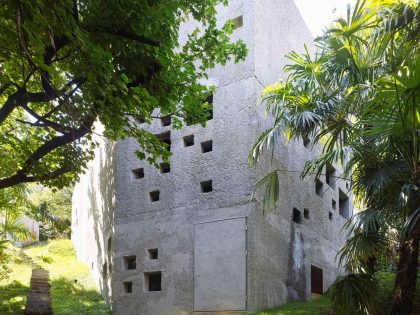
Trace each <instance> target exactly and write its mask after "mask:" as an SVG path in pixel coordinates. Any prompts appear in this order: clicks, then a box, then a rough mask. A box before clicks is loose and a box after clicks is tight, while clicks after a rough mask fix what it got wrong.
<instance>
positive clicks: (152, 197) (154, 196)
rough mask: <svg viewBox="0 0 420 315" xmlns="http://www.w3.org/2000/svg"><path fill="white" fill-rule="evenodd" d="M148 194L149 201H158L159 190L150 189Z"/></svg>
mask: <svg viewBox="0 0 420 315" xmlns="http://www.w3.org/2000/svg"><path fill="white" fill-rule="evenodd" d="M149 195H150V201H151V202H156V201H159V198H160V191H159V190H155V191H151V192H149Z"/></svg>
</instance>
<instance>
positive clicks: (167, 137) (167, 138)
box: [156, 131, 171, 151]
mask: <svg viewBox="0 0 420 315" xmlns="http://www.w3.org/2000/svg"><path fill="white" fill-rule="evenodd" d="M156 137H157V138H158V139H159V140H160V141H161V142H163V143H165V144H166V149H167V150H168V151H171V132H170V131H167V132H163V133H160V134H157V135H156Z"/></svg>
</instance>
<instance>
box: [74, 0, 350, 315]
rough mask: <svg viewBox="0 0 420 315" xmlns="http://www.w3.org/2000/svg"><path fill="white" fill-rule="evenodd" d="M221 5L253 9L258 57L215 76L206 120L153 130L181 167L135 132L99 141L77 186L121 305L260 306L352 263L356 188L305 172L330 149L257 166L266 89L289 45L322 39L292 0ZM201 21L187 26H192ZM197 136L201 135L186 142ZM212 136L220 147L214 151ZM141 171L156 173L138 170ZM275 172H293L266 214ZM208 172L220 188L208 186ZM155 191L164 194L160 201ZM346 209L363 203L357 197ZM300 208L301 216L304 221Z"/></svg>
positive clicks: (249, 40) (95, 266)
mask: <svg viewBox="0 0 420 315" xmlns="http://www.w3.org/2000/svg"><path fill="white" fill-rule="evenodd" d="M218 12H219V20H220V23H224V22H225V21H226V20H227V19H231V18H236V17H238V16H242V18H243V26H242V27H240V28H238V29H236V30H235V31H234V34H233V39H237V38H241V39H243V40H244V41H245V43H246V44H247V46H248V48H249V54H248V57H247V59H246V60H245V61H243V62H241V63H239V64H228V65H226V66H225V67H218V68H216V69H214V70H212V71H211V72H210V73H209V83H211V84H214V85H215V86H216V91H215V93H214V96H213V106H214V110H213V113H214V114H213V119H211V120H209V121H208V122H207V125H206V127H202V126H187V127H185V128H183V129H182V130H174V129H172V128H171V126H166V127H163V126H162V124H161V121H160V120H155V121H153V123H152V125H151V126H148V127H147V128H150V129H151V130H152V131H153V132H154V133H156V134H160V133H163V132H167V131H170V139H171V152H172V156H171V163H170V172H167V173H161V172H160V171H159V170H157V169H156V168H154V167H153V166H151V165H148V164H147V162H142V161H139V160H138V159H137V158H136V156H135V154H134V151H135V150H136V149H137V148H138V146H137V144H136V143H135V141H134V140H132V139H127V140H124V141H120V142H118V143H116V144H113V143H109V142H107V141H105V140H103V139H99V140H100V141H101V145H100V147H99V148H98V149H97V154H96V156H95V160H94V161H93V162H92V163H91V167H90V168H89V171H88V173H87V174H85V175H83V176H82V178H81V180H80V183H79V184H78V185H77V186H76V189H75V194H74V197H73V226H72V228H73V230H72V231H73V232H72V239H73V242H74V244H75V247H76V252H77V254H78V257H79V259H80V260H82V261H84V262H86V263H88V264H89V265H90V266H91V268H92V270H93V273H94V276H95V279H96V281H97V283H98V286H99V288H100V289H101V291H102V292H103V295H104V296H105V297H106V298H107V300H108V301H109V303H110V305H111V306H112V309H113V312H114V313H115V314H129V315H134V314H150V315H151V314H192V313H200V312H207V313H206V314H209V313H217V312H245V313H246V312H252V311H255V310H258V309H262V308H267V307H272V306H276V305H279V304H282V303H285V302H286V301H289V300H294V299H310V298H311V291H312V290H311V265H312V266H315V267H318V268H321V269H322V279H323V287H322V290H323V291H326V290H327V289H328V287H329V285H330V284H331V283H332V282H333V281H334V280H335V277H336V276H337V274H338V273H339V272H340V270H339V269H338V267H337V264H336V262H335V256H336V254H337V252H338V250H339V248H340V247H341V245H342V243H343V241H344V235H343V232H342V231H341V227H342V226H343V224H344V223H345V218H344V217H343V216H342V215H340V214H339V212H340V205H341V203H340V202H339V196H340V191H341V196H342V197H343V196H344V195H343V194H348V188H347V187H346V183H345V182H341V181H336V178H335V177H334V178H333V179H334V181H333V182H331V180H330V184H331V186H333V187H331V186H329V185H328V184H327V178H326V176H325V175H323V176H322V178H321V181H322V183H323V187H322V189H320V188H319V186H318V194H317V191H316V184H315V182H314V179H313V178H310V179H308V180H307V181H301V180H300V179H299V173H298V172H299V171H300V170H302V168H303V166H304V164H305V161H306V160H308V159H310V158H311V157H313V156H314V153H315V152H313V151H316V150H318V149H317V148H314V149H313V150H311V149H310V148H309V147H308V148H307V147H305V146H304V145H303V144H302V143H301V142H294V143H288V144H286V143H285V141H283V140H282V141H281V143H280V144H279V146H278V147H277V149H276V150H275V152H274V154H273V156H271V154H270V156H269V157H268V156H267V157H266V159H265V160H263V161H262V163H261V164H260V165H258V166H257V167H256V168H255V167H250V166H249V165H248V164H247V157H248V154H249V152H250V150H251V147H252V145H253V144H254V142H255V140H256V138H257V137H258V135H259V134H260V133H261V132H262V131H263V130H265V128H266V127H268V126H269V123H270V122H269V120H268V119H267V118H266V117H265V114H264V111H263V108H262V106H256V104H257V102H258V99H259V96H260V93H261V90H262V88H263V87H264V86H265V85H267V84H270V83H273V82H274V81H276V80H278V79H279V78H280V77H281V76H282V68H283V66H284V64H285V63H286V59H285V58H284V57H283V56H284V55H285V54H286V53H287V52H289V51H291V50H297V51H302V49H303V44H304V43H311V42H312V38H311V36H310V33H309V31H308V30H307V29H306V27H305V24H304V22H303V21H302V20H301V18H300V15H299V12H298V10H297V8H296V7H295V5H294V3H293V1H292V0H274V1H273V0H231V1H230V4H229V6H228V7H226V8H225V7H220V8H219V10H218ZM190 29H191V25H188V24H187V25H185V29H183V31H182V33H183V34H186V33H187V32H188V30H190ZM140 127H144V126H140ZM191 135H193V136H194V137H193V139H194V144H193V145H190V146H186V145H185V142H184V137H188V136H191ZM209 140H211V141H212V151H210V152H206V153H203V152H202V146H201V144H202V143H203V142H206V141H209ZM139 168H142V169H143V173H144V176H135V174H133V172H132V171H133V170H136V169H139ZM272 169H279V170H282V171H281V172H280V173H281V178H280V181H281V190H280V203H279V205H278V207H277V209H275V210H272V211H266V212H264V211H263V210H262V207H261V203H260V197H259V196H258V195H257V196H256V197H255V198H251V197H252V196H253V193H254V185H255V183H256V182H257V180H258V179H260V178H261V177H262V176H264V175H265V174H267V172H268V171H270V170H272ZM335 169H336V170H335V172H336V175H338V174H340V167H339V166H335ZM137 177H141V178H137ZM329 179H331V178H329ZM208 181H212V191H210V192H203V187H202V183H204V182H208ZM155 191H159V200H158V201H152V197H153V196H151V194H150V193H152V192H155ZM204 191H205V188H204ZM349 197H350V196H349ZM154 198H156V196H155V197H154ZM342 199H343V198H342ZM332 200H335V203H336V205H335V208H336V209H333V205H332V203H333V202H332ZM346 207H348V208H349V209H350V211H351V208H352V202H351V198H350V199H349V200H348V202H347V204H344V203H343V206H342V208H343V209H344V208H346ZM294 208H295V209H296V210H295V212H296V211H300V214H301V218H300V220H296V218H295V221H299V223H295V222H293V220H292V219H293V212H294V210H293V209H294ZM305 209H306V211H305ZM343 209H342V211H341V212H343V211H344V210H345V209H344V210H343ZM156 250H157V252H156ZM134 260H135V262H134ZM159 275H160V276H159ZM312 276H313V275H312ZM159 277H160V278H159ZM157 282H159V284H160V286H158V287H155V286H154V285H155V284H156V283H157ZM156 289H159V290H156Z"/></svg>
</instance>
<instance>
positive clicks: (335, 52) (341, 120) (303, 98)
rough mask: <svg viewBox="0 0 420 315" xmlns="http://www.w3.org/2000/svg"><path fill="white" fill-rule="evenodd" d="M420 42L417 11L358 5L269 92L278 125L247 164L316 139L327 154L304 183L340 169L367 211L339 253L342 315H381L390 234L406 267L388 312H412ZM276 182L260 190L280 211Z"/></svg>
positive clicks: (418, 203)
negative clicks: (283, 144) (383, 259)
mask: <svg viewBox="0 0 420 315" xmlns="http://www.w3.org/2000/svg"><path fill="white" fill-rule="evenodd" d="M419 40H420V6H419V3H418V2H416V1H404V2H403V1H396V0H395V1H394V0H390V1H369V2H367V1H360V0H359V1H357V2H356V4H355V5H354V7H353V8H352V9H351V10H350V9H348V13H347V17H346V18H342V19H339V20H337V21H336V22H335V23H334V25H332V26H331V27H329V28H328V29H327V30H326V32H325V33H324V35H323V36H322V37H321V38H318V39H317V40H316V43H317V46H318V53H317V54H316V55H315V56H311V55H310V54H309V53H308V52H306V53H304V54H302V55H299V54H297V53H295V52H292V53H290V54H289V55H288V57H289V58H290V60H291V63H290V65H288V66H286V68H285V70H286V72H287V73H288V79H287V80H286V81H285V82H281V83H276V84H275V85H272V86H269V87H267V88H266V89H265V90H264V92H263V100H264V101H265V103H266V106H267V111H268V112H270V113H272V114H273V115H274V118H275V120H274V121H275V123H274V125H273V126H272V127H271V128H270V129H268V130H267V131H266V132H264V133H263V134H262V135H261V137H260V138H259V139H258V142H257V143H256V144H255V146H254V148H253V151H252V153H251V155H250V162H251V163H257V162H258V160H259V159H260V156H261V154H262V152H263V151H265V150H267V149H271V148H272V147H273V145H275V141H276V139H277V136H279V135H281V134H283V133H284V132H285V134H286V135H287V137H288V138H289V140H293V139H297V138H304V139H307V138H308V137H309V138H310V139H311V140H312V143H313V145H318V146H321V147H322V148H323V149H322V153H321V154H320V155H319V156H317V157H315V158H314V159H313V160H311V161H308V162H307V164H306V166H305V169H304V170H303V171H302V177H306V176H308V175H309V174H315V175H316V176H319V175H320V174H321V173H322V172H323V171H324V169H325V166H326V165H327V163H341V164H342V165H343V167H344V170H345V172H344V174H342V175H341V177H343V178H347V179H348V180H349V182H351V183H352V189H353V191H354V193H355V196H356V197H357V198H358V200H359V201H360V204H361V205H362V206H363V207H364V209H363V211H362V212H361V213H360V214H358V215H357V216H356V217H354V218H352V219H351V220H350V221H349V222H348V223H347V227H348V228H349V238H348V240H347V242H346V244H345V246H344V247H343V249H342V251H341V252H340V255H341V257H340V262H341V263H342V264H343V265H344V266H345V267H346V269H347V271H348V272H349V273H350V274H349V275H347V276H346V277H344V279H339V280H337V283H336V285H335V290H334V292H335V293H334V295H333V300H334V301H333V302H334V305H335V307H336V309H337V311H338V312H339V313H340V314H341V313H343V314H368V313H375V311H376V310H377V309H378V307H379V305H378V304H379V303H380V302H381V301H380V299H381V297H380V296H378V295H377V292H378V290H377V287H376V289H375V286H377V283H375V281H374V273H375V272H376V271H377V259H378V257H379V256H380V253H381V251H383V250H384V249H385V248H386V244H387V243H388V242H390V241H391V236H392V233H389V232H390V230H391V229H395V230H397V231H398V256H399V261H398V266H397V276H396V281H395V289H394V297H393V302H392V306H391V309H390V313H391V314H400V315H405V314H411V312H412V306H413V297H414V293H415V286H416V277H417V274H418V266H419V240H420V104H419V100H420V51H419V43H420V41H419ZM346 156H348V158H349V160H346ZM278 181H279V179H278V171H275V172H273V173H270V174H268V175H267V176H266V177H264V178H263V180H261V181H260V182H259V183H258V186H259V187H263V186H265V187H266V193H265V198H266V199H267V200H266V201H265V204H266V205H271V204H273V203H276V202H277V199H278V193H276V192H277V191H278ZM356 284H357V285H356ZM350 289H352V290H354V291H353V293H357V294H351V291H349V290H350ZM346 290H347V291H346ZM356 291H358V292H356ZM349 292H350V293H349ZM345 299H347V301H345ZM343 305H344V306H343Z"/></svg>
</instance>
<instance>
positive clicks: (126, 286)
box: [123, 281, 133, 293]
mask: <svg viewBox="0 0 420 315" xmlns="http://www.w3.org/2000/svg"><path fill="white" fill-rule="evenodd" d="M123 292H124V293H133V282H131V281H128V282H123Z"/></svg>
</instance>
